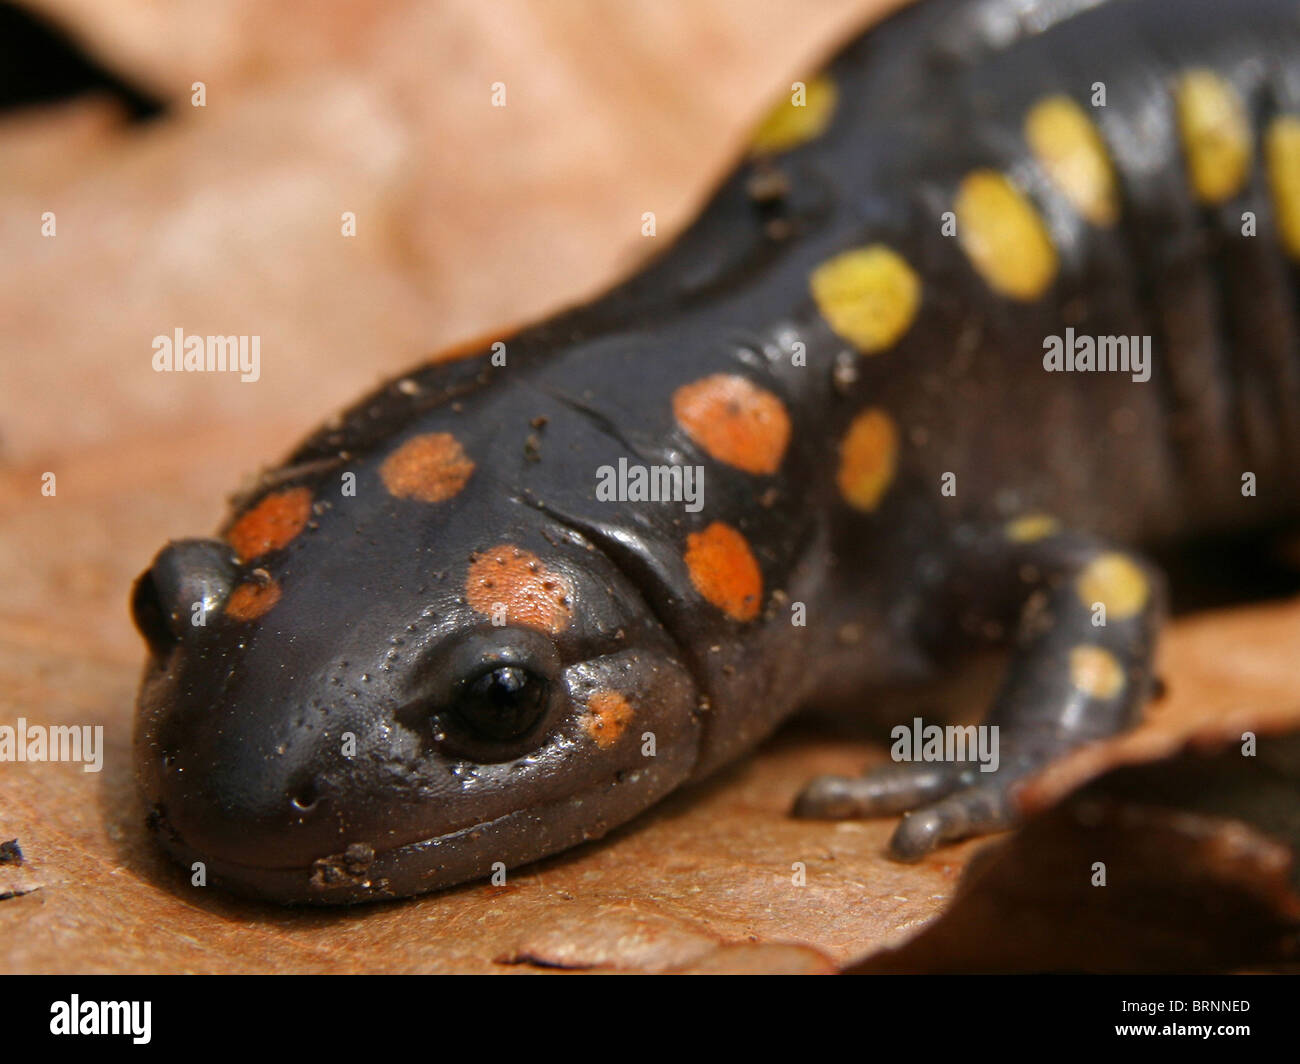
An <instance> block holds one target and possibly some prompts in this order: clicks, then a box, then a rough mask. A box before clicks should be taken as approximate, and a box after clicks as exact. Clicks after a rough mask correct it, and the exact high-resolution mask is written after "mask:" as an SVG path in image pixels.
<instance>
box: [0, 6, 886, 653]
mask: <svg viewBox="0 0 1300 1064" xmlns="http://www.w3.org/2000/svg"><path fill="white" fill-rule="evenodd" d="M883 6H884V5H883V4H882V3H881V2H880V0H823V2H819V3H818V4H815V5H809V4H806V3H800V2H798V0H703V2H692V3H689V4H686V3H665V2H663V0H620V2H619V3H603V2H600V0H545V2H541V0H494V2H491V3H481V2H462V0H435V2H424V3H420V2H412V0H343V2H338V3H330V4H316V3H310V2H305V0H281V2H267V0H215V2H214V0H193V2H173V3H158V2H156V0H33V2H25V3H23V4H21V5H19V6H14V5H12V4H8V3H5V4H0V50H2V64H0V67H2V69H3V73H0V78H3V83H2V85H3V94H4V100H3V103H4V105H5V106H4V109H3V111H0V247H2V248H3V255H0V341H2V344H3V347H2V349H0V375H2V376H0V460H2V462H3V469H4V472H5V475H6V477H9V478H15V479H14V480H13V481H12V485H13V487H15V488H16V489H17V493H18V497H19V499H21V500H22V501H21V502H18V501H17V500H14V499H8V500H6V501H5V505H6V507H7V508H9V507H13V508H15V509H16V512H14V510H13V509H10V511H9V514H8V516H9V518H10V520H9V521H7V522H6V523H7V524H8V525H9V530H8V535H6V537H5V539H4V543H3V545H0V551H3V552H4V553H3V555H0V560H2V561H3V563H4V568H5V571H6V572H7V574H9V575H8V577H7V579H6V590H5V598H6V600H7V601H6V609H5V612H6V614H8V615H10V616H12V614H13V613H14V612H15V611H16V612H18V613H20V614H25V615H27V617H28V618H29V619H39V620H40V621H41V623H42V624H44V623H51V624H55V625H57V624H58V622H59V618H58V617H53V618H51V617H49V616H48V614H49V613H50V610H49V609H48V607H49V605H50V602H51V595H53V596H55V597H57V598H58V599H59V600H62V601H64V602H69V603H70V602H77V603H80V608H79V609H78V610H76V612H77V613H79V614H80V616H78V617H76V618H74V619H73V623H74V630H75V632H76V633H77V635H78V638H79V639H81V640H86V639H91V640H92V641H94V642H96V643H103V644H105V645H111V646H112V648H113V649H114V652H118V651H124V650H126V649H128V648H129V647H130V646H132V641H133V636H131V634H130V633H129V632H128V631H127V626H126V623H125V612H124V610H123V609H122V608H121V599H122V596H123V595H124V593H125V582H126V581H127V580H129V579H130V577H131V576H132V575H133V574H134V572H135V571H137V570H138V569H140V568H141V567H143V566H144V565H145V563H146V562H147V561H148V560H149V556H150V554H151V552H152V551H153V550H154V549H156V547H157V546H158V545H160V544H161V543H162V542H163V540H164V539H165V538H166V537H167V536H176V535H182V534H195V533H204V532H208V531H209V530H211V528H212V527H213V526H214V524H215V523H216V522H217V521H218V520H219V519H220V517H221V515H222V512H223V509H224V500H223V495H224V493H226V492H229V491H231V490H233V489H234V488H235V487H237V486H238V484H239V482H240V479H241V478H242V477H243V476H245V475H247V474H250V473H252V472H254V471H255V470H256V468H257V466H258V465H259V464H260V463H271V462H273V461H276V460H278V458H279V457H280V456H281V455H282V454H283V453H284V452H285V451H286V450H287V449H288V448H289V447H290V446H291V445H292V444H293V443H294V442H295V440H296V439H298V438H299V437H301V436H303V435H304V434H305V433H307V432H308V431H309V430H310V429H312V428H313V427H314V426H315V425H316V424H317V423H318V422H320V421H321V420H323V419H324V418H325V417H326V416H328V415H329V414H330V413H332V412H333V411H334V410H336V409H337V408H339V407H340V406H342V405H344V404H346V403H348V402H350V401H351V400H353V399H355V398H357V397H358V396H359V395H360V394H361V393H362V392H363V391H364V390H367V389H369V388H371V387H372V386H373V385H375V384H376V383H377V382H378V380H379V379H380V378H382V377H385V376H388V375H391V374H392V373H395V372H398V371H400V370H402V369H404V368H405V367H407V366H409V365H411V364H413V363H414V362H416V361H419V360H420V359H422V358H425V357H427V356H428V355H430V354H432V353H434V352H436V351H437V350H438V349H439V348H440V347H444V346H447V345H448V344H453V343H456V342H457V341H461V340H464V339H467V338H470V337H473V336H476V335H479V334H482V333H484V332H486V331H488V330H497V331H500V330H503V329H505V328H507V327H510V326H514V325H518V324H521V323H523V322H525V321H527V320H530V319H534V318H537V317H539V316H542V315H544V314H546V313H548V312H550V311H552V310H554V309H556V308H558V307H559V306H561V305H563V304H565V303H569V302H573V301H575V300H578V299H582V298H586V297H587V296H589V295H591V294H593V293H594V292H596V291H598V290H599V289H601V288H603V287H605V286H607V285H608V284H610V283H611V282H613V281H614V280H616V279H617V278H618V277H619V276H621V275H623V274H625V273H627V272H628V271H630V270H631V269H633V268H634V267H635V266H636V264H637V263H638V262H639V261H641V260H642V259H644V258H646V257H647V256H648V255H650V254H653V253H654V251H655V250H656V249H657V248H658V247H661V246H662V242H665V241H667V240H670V239H671V237H672V235H673V233H675V232H676V231H677V230H678V229H679V228H680V227H681V225H682V224H683V223H684V222H685V221H686V220H688V218H689V216H690V214H691V213H692V212H693V211H694V210H695V209H696V207H697V206H698V204H699V203H700V201H701V200H702V199H703V198H704V196H705V195H706V194H707V192H708V190H709V188H710V187H711V185H712V184H713V182H715V181H716V180H718V179H719V178H720V176H721V175H722V173H723V172H724V170H725V169H726V168H727V167H728V166H729V164H730V162H731V161H732V160H733V158H734V155H735V153H736V151H737V149H738V147H739V145H740V144H741V142H742V140H743V137H744V135H745V132H746V130H747V129H748V127H749V126H750V125H751V124H752V122H753V120H754V119H755V118H756V117H757V116H759V115H760V114H761V113H762V112H763V110H764V108H765V106H766V105H767V103H768V101H769V100H770V99H771V98H772V97H773V96H774V95H775V94H777V93H779V92H781V91H783V86H785V84H786V83H787V82H788V81H789V80H791V78H792V77H795V76H798V75H799V74H800V73H801V72H802V71H803V70H804V69H806V67H807V66H808V65H809V64H810V63H812V62H814V61H816V59H817V58H819V57H820V56H821V55H822V54H824V53H825V52H826V51H827V50H828V49H830V48H831V47H832V46H833V44H834V43H835V42H836V41H837V40H838V39H840V38H842V37H843V36H844V35H845V34H846V33H848V32H850V31H851V29H852V28H853V27H854V26H855V25H856V24H860V23H862V22H863V21H864V20H865V19H867V18H868V17H869V16H870V14H871V13H872V11H873V10H876V9H879V8H881V7H883ZM197 83H202V84H201V86H199V85H198V84H197ZM498 84H499V85H503V86H504V88H505V102H506V105H505V106H504V107H499V106H493V87H494V85H498ZM200 91H201V93H202V102H203V106H195V100H196V99H197V98H198V96H197V95H196V94H198V93H199V92H200ZM647 210H653V211H655V212H656V215H657V218H658V236H657V237H655V238H653V239H648V238H646V237H643V236H641V234H640V223H641V214H642V212H644V211H647ZM45 212H53V216H54V220H55V233H56V235H54V236H49V235H45V233H43V218H44V217H46V215H45ZM344 212H353V214H354V216H355V219H356V222H355V232H356V235H355V236H352V237H345V236H343V235H342V227H343V214H344ZM176 328H183V329H184V330H185V332H186V333H188V334H199V335H208V334H213V335H232V334H233V335H257V336H260V337H261V353H262V376H261V379H260V380H259V381H258V382H257V383H255V384H250V383H241V382H239V381H238V380H237V379H236V378H235V377H234V376H230V375H225V376H223V375H213V374H188V375H187V374H159V373H155V372H154V371H153V369H152V367H151V358H152V349H151V341H152V338H153V337H154V336H156V335H170V334H172V332H173V330H174V329H176ZM47 470H50V471H54V472H56V473H57V474H58V477H59V480H58V489H59V495H58V499H57V503H56V504H55V505H56V506H57V509H58V511H59V518H60V522H61V523H60V524H58V525H56V526H55V527H54V528H52V527H51V525H50V523H49V518H50V517H51V516H52V511H53V510H54V508H55V506H52V505H42V503H51V502H53V500H48V499H45V500H42V499H41V498H40V496H39V495H37V496H35V497H33V496H32V494H31V486H32V485H33V484H36V483H37V480H36V479H35V478H36V477H38V475H39V474H40V473H41V472H44V471H47ZM73 508H75V509H76V511H77V512H76V513H75V514H74V513H71V512H69V511H70V510H71V509H73ZM57 543H62V544H63V545H64V546H65V547H70V546H71V545H73V544H75V549H62V550H57V549H54V548H55V546H56V544H57ZM87 609H89V611H90V613H91V615H92V616H99V615H100V614H101V613H105V616H104V620H105V624H104V625H103V626H102V627H101V626H99V625H96V624H92V625H91V626H90V627H89V628H88V627H87V616H86V611H87ZM58 612H62V610H60V611H58Z"/></svg>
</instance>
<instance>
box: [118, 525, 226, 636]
mask: <svg viewBox="0 0 1300 1064" xmlns="http://www.w3.org/2000/svg"><path fill="white" fill-rule="evenodd" d="M237 566H238V559H237V558H236V557H235V553H234V551H233V550H232V549H231V548H230V547H229V546H228V545H227V544H225V543H222V542H221V541H220V540H215V539H179V540H173V541H172V542H171V543H168V544H167V546H165V547H164V548H163V549H162V550H161V551H159V552H158V555H157V557H155V558H154V560H153V564H152V565H151V566H149V568H148V569H146V570H145V571H144V572H143V573H141V574H140V576H139V578H138V579H137V580H136V582H135V586H134V588H133V589H132V591H131V616H132V617H133V618H134V620H135V626H136V628H138V629H139V630H140V634H141V635H143V636H144V638H145V641H146V642H147V643H148V644H149V648H150V650H152V651H153V653H154V656H155V657H158V658H162V657H165V656H166V655H167V653H168V651H170V650H171V648H172V647H173V646H175V645H176V644H177V643H179V642H180V641H182V640H183V639H184V638H185V637H186V635H187V634H188V633H190V632H192V631H193V630H195V629H196V628H199V627H200V626H201V625H202V624H204V623H205V620H206V614H207V613H209V612H212V611H213V610H215V609H217V608H218V607H219V605H220V604H221V603H222V602H224V601H225V599H226V598H227V596H228V595H229V594H230V590H231V588H232V587H233V586H234V584H235V581H236V573H237Z"/></svg>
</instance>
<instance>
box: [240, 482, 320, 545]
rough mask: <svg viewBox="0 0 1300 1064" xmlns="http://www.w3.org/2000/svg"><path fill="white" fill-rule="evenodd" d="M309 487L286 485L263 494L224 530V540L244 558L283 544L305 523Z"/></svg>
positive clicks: (307, 511) (309, 505)
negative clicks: (256, 502)
mask: <svg viewBox="0 0 1300 1064" xmlns="http://www.w3.org/2000/svg"><path fill="white" fill-rule="evenodd" d="M310 516H311V489H310V488H289V489H288V490H286V491H275V492H272V493H271V494H270V495H267V496H265V497H264V498H262V500H261V501H260V502H258V504H257V505H256V506H254V507H253V508H252V509H251V510H248V511H247V512H246V513H244V514H243V515H242V516H241V517H240V518H239V520H238V521H236V522H235V523H234V524H233V525H231V526H230V528H229V529H228V530H227V532H226V542H227V543H229V544H230V545H231V546H232V547H234V549H235V553H236V554H238V555H239V557H240V558H242V559H243V560H244V561H249V560H251V559H253V558H257V557H260V556H261V555H263V554H266V553H268V552H269V551H273V550H280V549H281V548H282V547H286V546H288V545H289V543H291V542H292V541H293V539H294V538H295V537H296V536H297V535H298V533H299V532H301V531H302V530H303V529H304V528H305V527H306V526H307V519H308V518H309V517H310Z"/></svg>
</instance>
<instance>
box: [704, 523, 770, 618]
mask: <svg viewBox="0 0 1300 1064" xmlns="http://www.w3.org/2000/svg"><path fill="white" fill-rule="evenodd" d="M686 568H687V570H688V571H689V572H690V574H691V583H692V584H694V585H695V590H696V591H698V592H699V593H700V594H701V595H703V596H704V598H706V599H707V600H708V601H709V602H711V603H713V605H715V606H717V607H718V609H720V610H721V611H722V612H723V613H725V614H726V615H727V616H728V617H730V618H732V619H733V620H736V621H752V620H753V619H754V618H755V617H757V616H758V609H759V606H760V605H761V604H762V599H763V574H762V573H761V572H759V569H758V562H756V561H755V560H754V553H753V551H751V550H750V549H749V543H748V542H746V540H745V537H744V536H742V535H741V534H740V533H739V532H737V531H736V530H735V529H734V528H732V527H731V526H730V525H724V524H723V523H722V522H721V521H714V522H713V524H711V525H709V527H708V528H706V529H705V530H704V531H703V532H692V533H691V534H690V535H689V536H687V537H686Z"/></svg>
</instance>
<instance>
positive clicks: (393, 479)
mask: <svg viewBox="0 0 1300 1064" xmlns="http://www.w3.org/2000/svg"><path fill="white" fill-rule="evenodd" d="M473 472H474V463H473V462H472V461H470V459H469V456H468V455H466V454H465V451H464V449H463V448H462V447H461V445H460V443H459V442H458V441H457V439H456V437H455V436H453V435H452V434H451V433H449V432H430V433H426V434H425V435H423V436H415V437H413V438H411V439H409V440H407V441H406V442H405V443H404V444H402V445H401V446H400V447H398V448H397V450H395V451H394V452H393V453H392V454H390V455H389V456H388V457H387V458H385V459H384V463H383V465H381V466H380V467H379V478H380V479H381V480H382V481H383V482H384V487H386V488H387V489H388V492H389V494H390V495H395V496H396V497H397V498H399V499H416V500H418V501H419V502H442V501H443V500H444V499H450V498H452V496H454V495H456V494H458V493H459V492H460V489H461V488H463V487H464V486H465V483H466V481H468V480H469V478H470V474H472V473H473Z"/></svg>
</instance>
